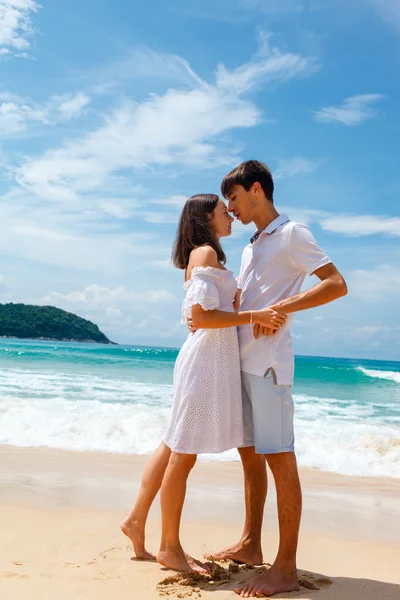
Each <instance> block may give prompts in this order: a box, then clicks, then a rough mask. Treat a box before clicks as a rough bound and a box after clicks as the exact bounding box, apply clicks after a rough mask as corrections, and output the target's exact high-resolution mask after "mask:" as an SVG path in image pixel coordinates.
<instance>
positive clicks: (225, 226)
mask: <svg viewBox="0 0 400 600" xmlns="http://www.w3.org/2000/svg"><path fill="white" fill-rule="evenodd" d="M273 192H274V183H273V179H272V176H271V173H270V171H269V169H268V168H267V167H266V165H264V164H263V163H260V162H258V161H255V160H250V161H247V162H245V163H243V164H241V165H240V166H239V167H237V168H236V169H234V170H233V171H232V172H231V173H229V174H228V175H226V177H225V178H224V180H223V182H222V195H223V196H224V197H225V198H226V199H227V201H228V205H227V206H226V205H225V203H224V202H223V201H222V200H221V199H220V198H219V197H218V196H216V195H213V194H199V195H197V196H193V197H192V198H190V199H189V200H188V201H187V202H186V204H185V206H184V208H183V212H182V215H181V218H180V223H179V228H178V233H177V237H176V241H175V246H174V250H173V262H174V265H175V266H176V267H177V268H179V269H182V270H184V271H185V285H184V288H185V290H186V298H185V300H184V302H183V309H182V320H183V322H184V323H188V325H189V329H190V333H189V336H188V338H187V340H186V342H185V343H184V345H183V346H182V348H181V351H180V353H179V356H178V358H177V361H176V364H175V371H174V392H175V396H174V405H173V410H172V416H171V420H170V423H169V427H168V431H167V434H166V436H165V438H164V441H163V442H162V443H161V444H160V446H159V447H158V448H157V450H156V451H155V453H154V454H153V455H152V457H151V458H150V460H149V462H148V464H147V466H146V468H145V471H144V474H143V479H142V484H141V488H140V491H139V495H138V498H137V501H136V504H135V506H134V508H133V510H132V512H131V514H130V515H129V517H128V518H127V519H126V520H125V521H124V522H123V523H122V525H121V527H122V531H123V532H124V533H125V534H126V535H127V536H128V537H129V538H130V539H131V541H132V542H133V546H134V550H135V553H136V556H137V557H138V558H143V559H146V558H147V559H151V558H154V557H153V556H152V555H151V554H149V553H148V552H147V551H146V549H145V541H144V540H145V533H144V532H145V524H146V519H147V515H148V512H149V509H150V506H151V504H152V503H153V501H154V498H155V497H156V495H157V492H158V491H159V490H160V489H161V510H162V537H161V545H160V549H159V551H158V554H157V560H158V562H159V563H160V564H162V565H164V566H166V567H169V568H171V569H174V570H176V571H184V572H186V571H193V570H195V571H200V572H202V571H206V568H205V567H204V565H202V563H201V562H199V561H197V560H195V559H193V558H192V557H190V556H189V555H187V554H186V553H185V552H184V550H183V548H182V546H181V543H180V539H179V529H180V521H181V514H182V508H183V503H184V499H185V492H186V482H187V478H188V476H189V473H190V471H191V469H192V468H193V467H194V465H195V463H196V458H197V454H201V453H209V452H223V451H225V450H229V449H230V448H238V450H239V453H240V457H241V461H242V465H243V471H244V493H245V505H246V520H245V524H244V529H243V533H242V536H241V538H240V540H239V542H238V543H237V544H236V545H234V546H232V547H231V548H228V549H226V550H223V551H222V552H219V553H217V554H215V555H214V558H215V559H217V560H218V559H232V560H235V561H238V562H243V563H252V564H261V563H262V562H263V554H262V549H261V528H262V520H263V512H264V504H265V499H266V495H267V472H266V462H267V463H268V465H269V467H270V469H271V471H272V474H273V477H274V479H275V485H276V490H277V502H278V516H279V533H280V543H279V549H278V554H277V556H276V559H275V562H274V563H273V566H272V567H271V568H270V569H269V570H268V572H267V573H265V574H263V575H260V576H258V577H254V578H253V579H251V580H250V581H249V582H248V583H246V584H245V585H244V586H243V587H242V588H241V589H237V590H236V592H237V593H238V594H239V595H241V596H242V597H246V598H247V597H254V596H256V595H260V594H264V595H267V596H271V595H273V594H277V593H279V592H287V591H292V590H296V589H298V580H297V571H296V552H297V542H298V534H299V526H300V516H301V505H302V497H301V488H300V482H299V477H298V471H297V464H296V456H295V453H294V432H293V400H292V395H291V387H292V383H293V371H294V357H293V351H292V343H291V337H290V324H291V315H292V313H294V312H297V311H300V310H305V309H309V308H313V307H316V306H320V305H322V304H326V303H327V302H331V301H332V300H335V299H336V298H339V297H340V296H344V295H345V294H346V293H347V288H346V283H345V281H344V279H343V277H342V276H341V275H340V273H339V272H338V270H337V269H336V268H335V267H334V265H333V264H332V262H331V261H330V260H329V258H328V257H327V256H326V254H325V253H324V252H323V251H322V250H321V249H320V248H319V246H318V244H317V242H316V241H315V239H314V238H313V236H312V235H311V233H310V231H309V230H308V229H307V227H305V226H304V225H299V224H297V223H293V222H292V221H290V219H289V218H288V217H286V216H284V215H280V214H279V213H278V212H277V210H276V209H275V206H274V202H273ZM229 213H233V215H234V216H235V217H236V218H237V219H239V221H241V222H242V223H244V224H245V225H247V224H249V223H252V222H253V223H254V224H255V226H256V228H257V229H256V231H255V233H254V235H253V237H252V238H251V240H250V244H249V245H248V246H246V247H245V249H244V251H243V256H242V263H241V267H240V275H239V278H238V280H236V279H235V277H234V275H233V273H232V271H228V270H227V269H225V267H224V264H225V254H224V252H223V250H222V248H221V245H220V240H221V238H223V237H226V236H229V235H230V234H231V226H232V221H233V218H232V217H231V216H230V215H229ZM313 274H315V275H316V276H317V277H318V279H319V280H320V281H319V282H318V283H317V284H316V285H315V286H314V287H312V288H310V289H308V290H307V291H305V292H302V293H301V292H300V289H301V286H302V283H303V281H304V278H305V276H306V275H313Z"/></svg>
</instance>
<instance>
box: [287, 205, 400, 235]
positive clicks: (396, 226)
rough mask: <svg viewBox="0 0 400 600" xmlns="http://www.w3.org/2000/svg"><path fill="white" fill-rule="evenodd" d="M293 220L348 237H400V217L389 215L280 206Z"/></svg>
mask: <svg viewBox="0 0 400 600" xmlns="http://www.w3.org/2000/svg"><path fill="white" fill-rule="evenodd" d="M280 209H281V212H283V213H285V214H286V213H287V214H288V215H289V216H290V217H291V219H292V220H293V221H297V222H300V223H304V225H311V224H313V223H316V224H317V225H319V226H320V227H321V229H323V230H324V231H329V232H331V233H337V234H339V235H345V236H348V237H365V236H369V235H386V236H388V237H400V218H399V217H391V216H388V215H354V214H348V213H347V214H346V213H330V212H325V211H322V210H313V209H308V208H301V207H300V208H299V207H291V206H282V207H280Z"/></svg>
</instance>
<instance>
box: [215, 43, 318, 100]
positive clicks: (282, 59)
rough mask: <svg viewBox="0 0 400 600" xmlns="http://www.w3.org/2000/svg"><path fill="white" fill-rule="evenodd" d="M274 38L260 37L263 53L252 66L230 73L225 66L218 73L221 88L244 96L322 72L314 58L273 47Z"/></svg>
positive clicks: (219, 68)
mask: <svg viewBox="0 0 400 600" xmlns="http://www.w3.org/2000/svg"><path fill="white" fill-rule="evenodd" d="M269 40H270V36H269V35H266V34H261V35H260V41H261V49H260V52H259V54H258V55H257V56H256V57H255V58H254V59H253V60H252V61H251V62H249V63H247V64H245V65H241V66H240V67H238V68H237V69H234V70H233V71H228V70H227V69H226V68H225V67H224V65H219V66H218V69H217V87H218V88H219V89H221V90H225V91H226V92H227V93H230V94H232V93H233V94H235V93H236V94H242V93H243V92H245V91H247V90H250V89H252V88H254V87H256V86H260V85H262V84H265V83H270V82H272V81H273V82H283V81H288V80H289V79H292V78H293V77H296V76H297V75H304V74H309V73H311V72H313V71H315V70H316V69H318V66H317V64H316V63H315V61H314V60H313V59H312V58H310V57H304V56H300V55H298V54H292V53H290V52H286V53H284V52H282V51H281V50H280V49H279V48H275V47H271V45H270V42H269Z"/></svg>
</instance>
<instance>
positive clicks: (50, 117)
mask: <svg viewBox="0 0 400 600" xmlns="http://www.w3.org/2000/svg"><path fill="white" fill-rule="evenodd" d="M89 102H90V98H89V96H87V95H86V94H83V93H82V92H78V93H76V94H65V95H62V96H53V97H52V98H50V99H49V100H48V101H47V102H45V103H42V104H41V103H37V102H34V101H32V100H29V99H24V98H20V97H19V96H16V95H15V94H10V93H4V92H3V93H0V134H1V135H2V136H3V137H4V136H7V135H12V134H15V133H19V132H21V131H25V130H26V129H28V128H29V127H31V126H35V125H36V126H37V125H55V124H56V123H59V122H62V121H67V120H69V119H72V118H75V117H78V116H79V115H80V114H81V113H82V111H83V109H84V108H85V106H87V105H88V104H89Z"/></svg>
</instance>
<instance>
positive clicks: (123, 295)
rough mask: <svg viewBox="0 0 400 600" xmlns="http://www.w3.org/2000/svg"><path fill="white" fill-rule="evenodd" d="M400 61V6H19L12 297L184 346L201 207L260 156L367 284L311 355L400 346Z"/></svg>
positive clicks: (11, 161)
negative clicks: (191, 209) (197, 199)
mask: <svg viewBox="0 0 400 600" xmlns="http://www.w3.org/2000/svg"><path fill="white" fill-rule="evenodd" d="M399 65H400V2H399V0H360V1H359V2H357V3H356V2H349V1H347V2H345V1H344V0H335V1H333V0H332V1H331V0H326V1H324V0H321V1H319V2H317V1H311V0H304V1H302V0H279V2H278V1H277V0H275V1H272V0H271V1H268V0H229V1H228V0H191V1H187V0H186V1H185V2H184V1H183V0H171V2H168V3H166V2H163V1H161V0H154V1H153V2H151V3H149V2H145V1H144V0H136V2H134V3H132V2H129V1H128V0H114V2H112V3H111V2H108V1H106V0H86V1H85V2H81V1H79V2H78V0H57V2H49V1H47V0H42V1H41V2H40V4H39V2H36V1H34V0H0V75H1V76H0V164H1V177H0V219H1V224H2V228H3V234H2V236H1V238H0V256H1V263H0V302H10V301H12V302H26V303H36V304H53V305H56V306H59V307H61V308H64V309H66V310H69V311H72V312H75V313H77V314H79V315H81V316H83V317H86V318H89V319H91V320H93V321H95V322H96V323H97V324H98V325H99V326H100V327H101V329H102V330H103V331H105V332H106V333H107V334H108V335H109V336H110V337H111V338H112V339H114V340H115V341H118V342H121V343H136V344H152V345H168V346H178V345H179V344H180V343H181V342H182V341H183V339H184V337H185V335H186V331H185V329H184V328H182V326H180V324H179V313H180V305H181V301H182V298H183V290H182V287H181V286H182V276H183V274H182V273H181V272H180V271H176V270H174V269H173V268H172V267H171V266H170V264H169V257H170V249H171V244H172V241H173V238H174V234H175V229H176V223H177V218H178V215H179V212H180V209H181V207H182V204H183V202H184V200H185V199H186V198H187V197H189V196H191V195H192V194H194V193H198V192H217V193H218V192H219V186H220V182H221V179H222V177H223V176H224V174H225V173H226V172H228V171H229V170H230V169H231V168H233V167H234V166H236V165H237V164H239V162H241V161H242V160H246V159H248V158H257V159H259V160H263V161H265V162H267V164H268V165H269V166H270V167H271V169H272V170H273V172H274V174H275V178H276V205H277V208H278V210H279V211H281V212H283V213H285V214H289V216H290V217H291V218H292V219H293V220H297V221H300V222H305V223H306V224H308V225H309V226H310V228H311V229H312V231H313V233H314V235H315V237H316V238H317V240H318V241H319V243H320V245H321V246H322V247H323V248H324V249H325V250H326V252H327V253H328V254H329V255H330V256H331V258H332V260H333V262H334V263H335V264H336V265H337V267H338V268H339V270H340V271H341V272H342V273H343V274H344V275H345V277H346V279H347V281H348V284H349V295H348V296H347V297H346V298H345V299H342V300H340V301H338V302H336V303H333V304H332V305H329V306H326V307H321V308H319V309H316V310H313V311H308V312H304V313H300V314H298V315H297V316H296V318H295V325H294V329H293V333H294V343H295V350H296V352H297V353H298V354H313V355H325V356H350V357H367V358H368V357H369V358H377V359H379V358H381V359H400V318H399V313H398V305H399V301H400V243H399V241H400V217H399V208H398V199H399V196H400V175H399V174H398V159H399V139H400V120H399V92H400V83H399V78H398V76H397V74H398V70H399ZM248 237H249V229H248V228H247V229H246V228H244V227H243V226H241V225H240V224H238V223H235V227H234V234H233V236H232V238H230V239H229V240H227V241H226V243H225V249H226V252H227V255H228V258H229V265H228V266H229V267H230V268H232V269H234V270H235V271H237V270H238V268H239V263H240V255H241V251H242V249H243V247H244V245H245V244H246V243H247V240H248ZM313 283H315V281H314V280H313V279H312V278H309V279H308V281H307V285H308V286H310V285H312V284H313Z"/></svg>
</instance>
